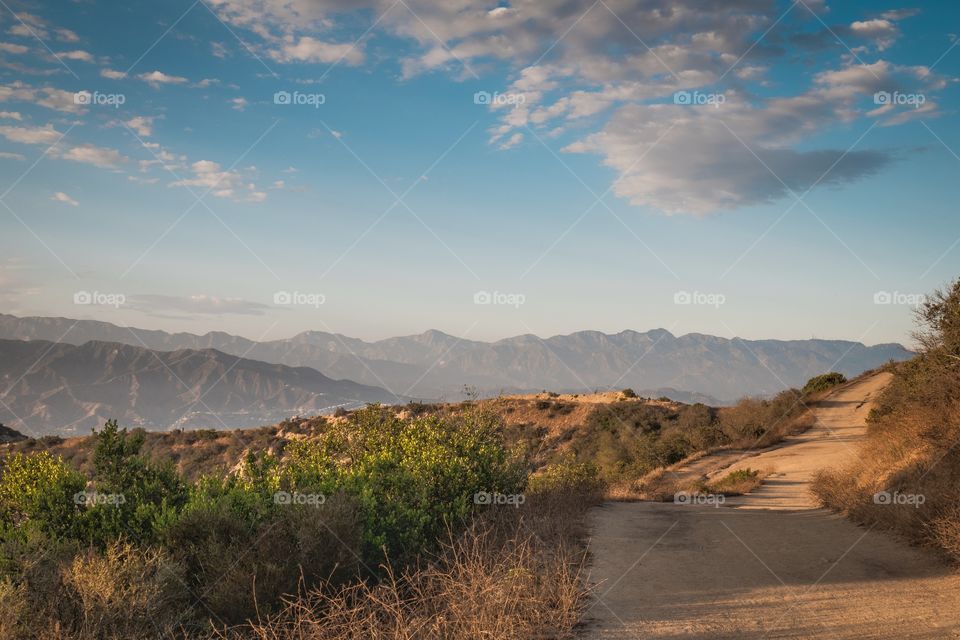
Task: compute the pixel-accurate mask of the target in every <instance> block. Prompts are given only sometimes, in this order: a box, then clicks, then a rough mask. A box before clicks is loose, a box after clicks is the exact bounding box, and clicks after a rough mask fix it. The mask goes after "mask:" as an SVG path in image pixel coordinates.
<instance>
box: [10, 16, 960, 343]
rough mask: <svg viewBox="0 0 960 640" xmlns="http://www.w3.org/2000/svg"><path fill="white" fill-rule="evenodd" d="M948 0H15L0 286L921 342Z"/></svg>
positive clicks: (949, 271)
mask: <svg viewBox="0 0 960 640" xmlns="http://www.w3.org/2000/svg"><path fill="white" fill-rule="evenodd" d="M958 17H960V11H958V10H957V9H956V8H955V7H953V6H952V5H950V4H949V3H918V4H916V5H907V4H899V3H886V2H845V3H825V2H815V1H813V0H805V1H797V2H794V3H790V2H773V1H765V0H733V1H727V2H720V1H716V2H702V1H694V0H689V1H679V2H677V1H673V2H667V1H666V0H643V1H640V2H627V1H625V0H624V1H623V2H615V1H613V0H596V1H592V0H583V1H579V0H576V1H566V2H542V1H540V2H538V1H533V0H529V1H525V2H514V3H508V2H474V1H473V0H462V1H460V2H455V3H435V2H418V1H414V0H396V1H395V2H391V1H390V0H382V1H381V0H364V1H362V2H352V3H344V2H322V1H319V2H318V1H310V2H308V1H306V0H236V1H232V2H216V1H213V0H199V1H197V2H192V1H182V2H181V1H177V2H164V3H150V2H133V3H129V4H128V5H127V6H124V7H123V8H118V7H117V6H116V3H103V2H92V1H83V2H80V1H78V2H57V3H45V2H30V3H18V2H9V3H8V4H5V5H4V6H3V8H2V11H0V176H2V178H3V180H2V184H0V204H2V206H0V234H2V235H0V237H2V238H3V242H2V245H0V246H2V249H3V255H2V257H0V310H2V311H5V312H8V313H14V314H17V315H60V316H67V317H74V318H96V319H102V320H107V321H111V322H115V323H118V324H128V325H135V326H141V327H148V328H163V329H167V330H171V331H191V332H205V331H209V330H223V331H229V332H233V333H240V334H243V335H246V336H248V337H251V338H255V339H257V338H262V339H267V338H279V337H285V336H288V335H291V334H293V333H296V332H299V331H302V330H307V329H316V330H328V331H337V332H341V333H344V334H347V335H351V336H356V337H362V338H368V339H370V338H381V337H387V336H391V335H399V334H409V333H419V332H421V331H423V330H426V329H429V328H437V329H441V330H443V331H447V332H449V333H452V334H454V335H459V336H465V337H469V338H473V339H497V338H501V337H506V336H510V335H516V334H522V333H535V334H537V335H541V336H547V335H553V334H557V333H568V332H571V331H576V330H580V329H597V330H602V331H606V332H616V331H620V330H623V329H636V330H646V329H650V328H654V327H664V328H667V329H670V330H671V331H672V332H674V333H678V334H679V333H687V332H699V333H710V334H716V335H722V336H728V337H732V336H742V337H749V338H770V337H774V338H809V337H820V338H846V339H853V340H861V341H864V342H867V343H878V342H886V341H900V342H908V341H909V336H908V334H909V331H910V330H911V328H912V322H913V317H912V306H911V305H912V304H913V303H915V302H916V300H917V299H918V296H919V295H920V294H923V293H925V292H929V291H930V290H932V289H933V288H935V287H939V286H942V285H944V284H946V283H947V282H948V281H950V280H951V279H952V278H954V277H956V276H957V275H958V269H957V265H958V257H960V246H958V245H957V243H958V240H960V217H958V216H957V215H956V195H957V190H956V184H957V177H958V176H960V158H958V152H960V129H958V127H957V124H958V121H957V113H956V104H957V84H956V82H955V79H956V77H957V75H958V68H960V47H957V48H954V45H955V44H956V35H955V33H954V32H955V31H956V29H957V25H958V24H960V22H958ZM288 98H289V100H288ZM485 294H489V295H485Z"/></svg>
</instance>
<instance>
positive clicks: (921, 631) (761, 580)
mask: <svg viewBox="0 0 960 640" xmlns="http://www.w3.org/2000/svg"><path fill="white" fill-rule="evenodd" d="M887 381H888V378H887V377H886V376H884V375H879V376H874V377H871V378H867V379H865V380H862V381H857V382H855V383H853V384H850V385H846V386H844V387H843V388H841V389H839V390H838V391H836V392H834V393H832V394H830V395H829V396H828V397H827V398H825V399H824V400H823V401H821V402H820V403H818V405H817V407H816V409H815V412H816V418H817V425H816V426H815V427H814V428H812V429H810V430H809V431H807V432H806V433H804V434H802V435H800V436H797V437H794V438H790V439H789V440H788V441H786V442H785V443H784V444H782V445H780V446H777V447H775V448H772V449H769V450H767V451H765V452H763V453H761V454H759V455H755V456H751V457H749V458H742V455H740V456H736V457H732V456H718V457H715V458H714V460H713V461H712V465H713V466H712V468H711V466H710V465H711V463H710V462H706V463H705V462H703V461H704V460H708V459H709V458H710V457H708V458H704V459H701V460H700V461H697V462H696V463H695V464H696V465H697V467H696V469H695V472H696V473H703V474H704V475H708V476H711V475H717V474H725V473H727V472H729V471H730V470H733V469H736V468H741V467H750V468H754V469H757V468H763V469H767V470H769V471H771V472H772V473H773V475H772V476H771V477H770V478H769V479H768V481H767V483H766V484H765V485H764V486H763V487H761V488H760V489H759V490H757V491H755V492H754V493H752V494H750V495H749V496H743V497H741V498H737V499H733V498H729V499H728V500H727V502H726V503H724V504H723V505H722V506H703V505H681V504H664V503H647V502H637V503H608V504H606V505H604V506H603V507H600V508H598V509H597V510H595V512H594V513H593V517H592V525H593V536H592V539H591V543H590V544H591V551H592V553H593V558H594V561H593V567H592V569H591V580H593V581H594V582H596V583H597V585H598V586H597V591H596V594H597V597H596V598H595V601H594V602H593V604H592V607H591V610H590V612H589V614H588V618H591V621H590V623H589V624H588V626H587V628H586V629H585V631H584V634H583V636H584V637H586V638H638V639H639V638H644V639H645V638H703V639H706V638H878V639H879V638H883V639H887V638H889V639H891V640H892V639H895V638H896V639H899V638H931V639H933V638H960V575H958V574H957V572H956V571H955V570H953V569H951V568H949V567H947V566H946V565H944V564H943V563H942V562H941V561H940V560H939V559H938V558H937V557H935V556H933V555H932V554H931V553H929V552H926V551H922V550H919V549H914V548H911V547H909V546H907V545H905V544H903V543H901V542H899V541H898V540H895V539H894V538H892V537H890V536H888V535H887V534H885V533H881V532H877V531H872V530H868V529H867V528H863V527H858V526H856V525H854V524H852V523H851V522H849V521H847V520H845V519H844V518H842V517H840V516H837V515H834V514H832V513H830V512H827V511H825V510H822V509H817V508H815V506H816V503H815V501H814V500H813V498H812V496H811V495H810V493H809V481H810V478H811V477H812V475H813V473H815V471H816V470H817V469H819V468H824V467H829V466H834V465H839V464H842V463H843V461H844V460H847V459H849V458H850V457H851V456H855V455H856V446H857V442H858V440H859V439H861V438H862V437H863V434H864V429H865V427H864V419H865V417H866V415H867V412H868V411H869V408H870V401H871V399H872V398H874V397H876V394H877V392H878V391H879V390H880V389H882V388H883V386H884V385H885V384H886V383H887ZM740 458H742V459H740Z"/></svg>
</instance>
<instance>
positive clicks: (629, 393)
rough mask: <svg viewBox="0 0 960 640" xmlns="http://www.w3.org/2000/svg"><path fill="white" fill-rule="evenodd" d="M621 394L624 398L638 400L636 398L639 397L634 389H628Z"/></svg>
mask: <svg viewBox="0 0 960 640" xmlns="http://www.w3.org/2000/svg"><path fill="white" fill-rule="evenodd" d="M620 394H621V395H622V396H623V397H624V398H636V397H637V392H636V391H634V390H633V389H629V388H628V389H624V390H623V391H621V392H620Z"/></svg>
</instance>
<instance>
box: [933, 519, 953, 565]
mask: <svg viewBox="0 0 960 640" xmlns="http://www.w3.org/2000/svg"><path fill="white" fill-rule="evenodd" d="M932 529H933V535H934V537H935V539H936V541H937V543H938V544H939V545H940V546H941V547H942V548H943V549H944V550H945V551H946V552H947V553H949V554H950V556H951V557H952V558H953V559H954V560H956V561H958V562H960V507H955V508H953V509H951V510H949V511H947V512H945V513H944V514H943V515H942V516H940V517H939V518H937V519H936V520H934V521H933V526H932Z"/></svg>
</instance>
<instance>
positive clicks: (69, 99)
mask: <svg viewBox="0 0 960 640" xmlns="http://www.w3.org/2000/svg"><path fill="white" fill-rule="evenodd" d="M74 95H75V94H74V93H73V92H72V91H64V90H62V89H55V88H52V87H32V86H30V85H27V84H24V83H23V82H20V81H19V80H18V81H15V82H12V83H10V84H8V85H0V102H27V103H31V104H38V105H40V106H41V107H46V108H47V109H54V110H56V111H63V112H65V113H80V112H82V111H84V107H83V105H78V104H77V103H76V101H75V100H74Z"/></svg>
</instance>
